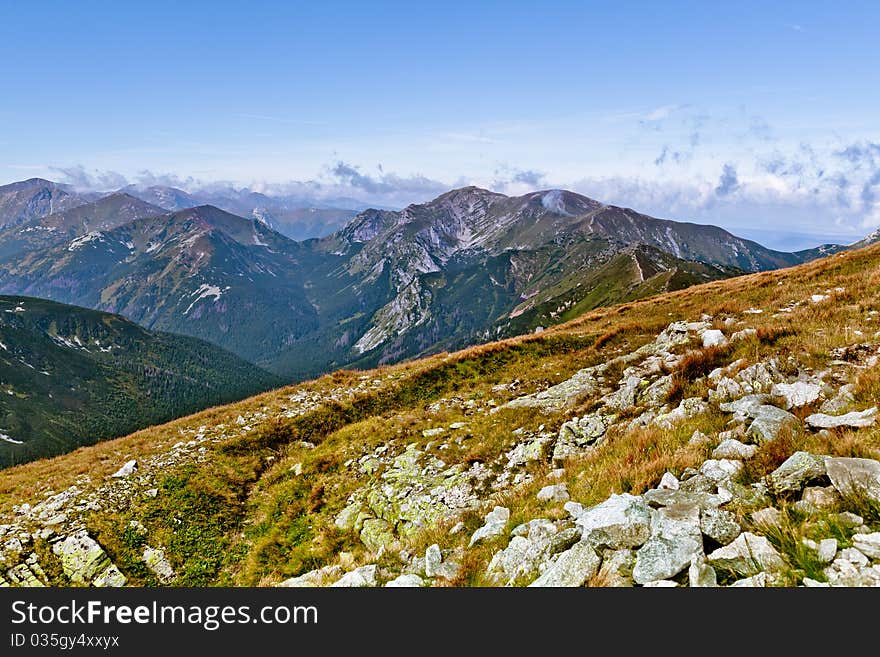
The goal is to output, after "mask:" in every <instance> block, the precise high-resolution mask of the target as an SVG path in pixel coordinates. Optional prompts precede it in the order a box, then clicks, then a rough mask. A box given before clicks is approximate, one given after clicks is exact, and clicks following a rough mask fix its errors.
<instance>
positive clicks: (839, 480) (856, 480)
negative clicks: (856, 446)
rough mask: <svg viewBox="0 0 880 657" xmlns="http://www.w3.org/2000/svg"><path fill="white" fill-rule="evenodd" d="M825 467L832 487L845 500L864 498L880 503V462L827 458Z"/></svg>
mask: <svg viewBox="0 0 880 657" xmlns="http://www.w3.org/2000/svg"><path fill="white" fill-rule="evenodd" d="M824 466H825V468H826V471H827V472H828V478H829V479H830V480H831V485H832V486H834V488H836V489H837V492H839V493H840V494H841V495H843V496H844V498H847V497H858V496H864V497H867V498H868V499H870V500H873V501H874V502H880V461H875V460H874V459H858V458H843V457H832V456H826V457H825V459H824Z"/></svg>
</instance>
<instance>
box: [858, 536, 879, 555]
mask: <svg viewBox="0 0 880 657" xmlns="http://www.w3.org/2000/svg"><path fill="white" fill-rule="evenodd" d="M852 542H853V547H854V548H855V549H857V550H858V551H859V552H861V553H862V554H864V555H865V556H866V557H869V558H871V559H880V532H873V533H871V534H854V535H853V537H852Z"/></svg>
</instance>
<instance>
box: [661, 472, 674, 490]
mask: <svg viewBox="0 0 880 657" xmlns="http://www.w3.org/2000/svg"><path fill="white" fill-rule="evenodd" d="M679 486H680V482H679V481H678V479H676V478H675V475H674V474H672V473H671V472H664V473H663V476H662V477H660V483H659V484H657V488H659V489H660V490H678V488H679Z"/></svg>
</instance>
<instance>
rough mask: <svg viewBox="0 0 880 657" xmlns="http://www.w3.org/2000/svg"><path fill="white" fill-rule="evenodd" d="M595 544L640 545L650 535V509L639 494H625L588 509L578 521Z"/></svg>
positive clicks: (586, 538) (583, 531)
mask: <svg viewBox="0 0 880 657" xmlns="http://www.w3.org/2000/svg"><path fill="white" fill-rule="evenodd" d="M575 524H576V525H578V526H579V527H580V528H581V530H582V536H583V537H584V540H585V541H588V542H589V543H591V544H592V545H595V546H599V545H602V546H607V547H610V548H615V549H619V548H629V547H637V546H639V545H641V544H642V543H644V542H645V541H647V540H648V538H649V537H650V536H651V509H650V508H649V507H648V505H647V504H645V502H644V500H642V498H640V497H636V496H634V495H630V494H629V493H623V494H622V495H612V496H611V497H609V498H608V499H607V500H605V501H604V502H602V503H601V504H598V505H596V506H594V507H592V508H590V509H586V510H585V511H584V512H583V513H582V514H581V516H580V517H579V518H578V519H577V520H576V521H575Z"/></svg>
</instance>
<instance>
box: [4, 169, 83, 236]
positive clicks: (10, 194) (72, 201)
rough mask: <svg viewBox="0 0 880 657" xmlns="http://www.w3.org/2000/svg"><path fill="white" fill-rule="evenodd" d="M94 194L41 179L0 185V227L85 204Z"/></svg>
mask: <svg viewBox="0 0 880 657" xmlns="http://www.w3.org/2000/svg"><path fill="white" fill-rule="evenodd" d="M96 196H97V195H95V194H86V193H80V192H76V191H74V189H73V188H72V187H71V186H69V185H61V184H59V183H55V182H52V181H50V180H43V179H42V178H31V179H30V180H22V181H21V182H14V183H11V184H9V185H3V186H0V228H3V227H6V226H15V225H17V224H20V223H23V222H25V221H29V220H30V219H34V218H36V217H42V216H45V215H47V214H51V213H53V212H61V211H63V210H68V209H70V208H73V207H76V206H77V205H83V204H84V203H89V202H90V201H93V200H95V198H96Z"/></svg>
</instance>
